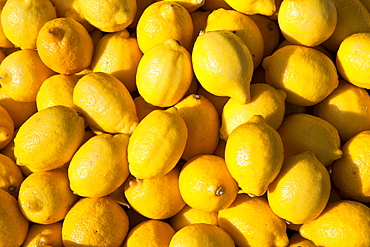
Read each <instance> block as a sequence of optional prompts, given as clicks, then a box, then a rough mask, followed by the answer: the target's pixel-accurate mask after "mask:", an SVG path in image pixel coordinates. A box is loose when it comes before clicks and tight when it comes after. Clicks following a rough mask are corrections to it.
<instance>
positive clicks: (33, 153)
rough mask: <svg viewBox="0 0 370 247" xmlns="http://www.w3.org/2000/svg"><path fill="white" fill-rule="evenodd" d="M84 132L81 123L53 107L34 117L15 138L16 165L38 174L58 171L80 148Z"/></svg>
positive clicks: (66, 110) (64, 109)
mask: <svg viewBox="0 0 370 247" xmlns="http://www.w3.org/2000/svg"><path fill="white" fill-rule="evenodd" d="M84 128H85V121H84V119H83V118H82V117H81V116H80V115H79V114H78V113H77V111H76V110H74V109H72V108H69V107H66V106H52V107H48V108H46V109H44V110H41V111H39V112H37V113H35V114H33V115H32V116H31V117H30V118H29V119H28V120H27V121H26V122H25V123H24V124H23V125H22V126H21V127H20V128H19V131H18V133H17V135H16V136H15V138H14V156H15V157H16V159H17V165H21V166H24V165H26V166H29V167H31V168H33V169H37V170H52V169H55V168H58V167H61V166H62V165H64V164H65V163H67V162H68V161H69V160H70V159H71V158H72V156H73V155H74V153H75V152H76V151H77V149H78V148H79V147H80V145H81V142H82V140H83V137H84V133H85V129H84Z"/></svg>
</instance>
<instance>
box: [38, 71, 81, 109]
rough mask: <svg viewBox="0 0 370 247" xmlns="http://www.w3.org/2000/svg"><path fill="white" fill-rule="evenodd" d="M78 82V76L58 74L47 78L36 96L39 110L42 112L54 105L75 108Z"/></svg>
mask: <svg viewBox="0 0 370 247" xmlns="http://www.w3.org/2000/svg"><path fill="white" fill-rule="evenodd" d="M77 81H78V77H77V76H72V75H61V74H56V75H53V76H50V77H49V78H47V79H46V80H45V81H44V82H43V83H42V85H41V86H40V89H39V91H38V92H37V95H36V106H37V110H38V111H40V110H42V109H45V108H47V107H50V106H54V105H64V106H67V107H71V108H72V107H73V106H74V104H73V95H72V94H73V88H74V87H75V86H76V84H77Z"/></svg>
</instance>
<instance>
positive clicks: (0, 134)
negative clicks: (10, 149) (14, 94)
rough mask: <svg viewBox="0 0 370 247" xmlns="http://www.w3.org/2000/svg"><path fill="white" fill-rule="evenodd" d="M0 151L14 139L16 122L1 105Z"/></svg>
mask: <svg viewBox="0 0 370 247" xmlns="http://www.w3.org/2000/svg"><path fill="white" fill-rule="evenodd" d="M0 115H1V120H0V149H3V148H4V147H6V146H7V145H8V144H9V143H10V142H11V141H12V139H13V134H14V121H13V119H12V117H11V116H10V114H9V112H8V111H7V110H6V109H5V108H4V107H2V106H1V105H0Z"/></svg>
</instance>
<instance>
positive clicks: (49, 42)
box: [36, 18, 94, 75]
mask: <svg viewBox="0 0 370 247" xmlns="http://www.w3.org/2000/svg"><path fill="white" fill-rule="evenodd" d="M36 48H37V52H38V54H39V56H40V58H41V60H42V62H43V63H44V64H45V65H46V66H48V67H49V68H50V69H52V70H53V71H55V72H57V73H60V74H67V75H70V74H74V73H77V72H81V71H82V70H84V69H86V68H87V67H89V66H90V64H91V60H92V56H93V52H94V47H93V42H92V39H91V37H90V35H89V33H88V32H87V30H86V29H85V27H84V26H82V24H80V23H79V22H77V21H75V20H74V19H72V18H55V19H52V20H50V21H48V22H46V23H45V24H44V25H43V26H42V28H41V29H40V31H39V32H38V34H37V41H36Z"/></svg>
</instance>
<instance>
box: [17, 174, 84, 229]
mask: <svg viewBox="0 0 370 247" xmlns="http://www.w3.org/2000/svg"><path fill="white" fill-rule="evenodd" d="M78 198H79V197H78V196H76V195H74V194H73V192H72V190H71V189H70V187H69V180H68V174H67V170H65V169H62V168H59V169H54V170H52V171H36V172H34V173H32V174H30V175H29V176H28V177H26V178H25V179H24V181H23V182H22V184H21V187H20V190H19V197H18V202H19V207H20V209H21V211H22V213H23V214H24V216H25V217H26V218H27V219H28V220H29V221H32V222H35V223H38V224H52V223H56V222H58V221H60V220H63V219H64V217H65V216H66V214H67V212H68V211H69V210H70V209H71V207H72V205H73V204H74V203H75V202H76V201H77V200H78Z"/></svg>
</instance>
